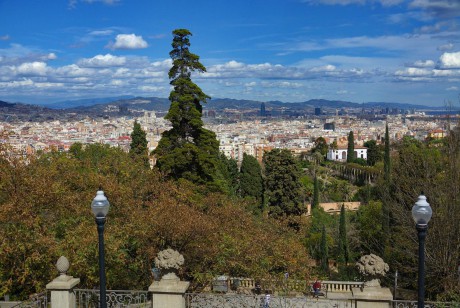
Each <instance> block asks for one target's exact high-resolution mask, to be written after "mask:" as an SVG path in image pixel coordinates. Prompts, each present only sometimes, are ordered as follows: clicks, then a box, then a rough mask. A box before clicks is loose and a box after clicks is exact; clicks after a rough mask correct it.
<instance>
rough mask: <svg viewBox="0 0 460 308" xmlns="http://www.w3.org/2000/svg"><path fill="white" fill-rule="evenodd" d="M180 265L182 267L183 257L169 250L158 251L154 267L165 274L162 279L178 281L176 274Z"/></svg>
mask: <svg viewBox="0 0 460 308" xmlns="http://www.w3.org/2000/svg"><path fill="white" fill-rule="evenodd" d="M182 265H184V256H182V255H181V254H180V253H179V252H178V251H176V250H173V249H170V248H168V249H165V250H162V251H160V252H159V253H158V255H157V257H156V258H155V266H156V267H158V268H160V269H163V270H164V272H166V275H164V276H163V277H162V279H179V278H178V277H177V276H176V272H177V271H178V270H179V269H180V267H181V266H182Z"/></svg>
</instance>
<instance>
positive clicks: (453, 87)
mask: <svg viewBox="0 0 460 308" xmlns="http://www.w3.org/2000/svg"><path fill="white" fill-rule="evenodd" d="M446 90H447V91H458V87H456V86H452V87H449V88H447V89H446Z"/></svg>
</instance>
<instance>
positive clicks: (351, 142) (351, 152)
mask: <svg viewBox="0 0 460 308" xmlns="http://www.w3.org/2000/svg"><path fill="white" fill-rule="evenodd" d="M354 159H355V138H354V137H353V131H350V133H349V134H348V151H347V163H352V162H353V160H354Z"/></svg>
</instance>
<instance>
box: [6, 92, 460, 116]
mask: <svg viewBox="0 0 460 308" xmlns="http://www.w3.org/2000/svg"><path fill="white" fill-rule="evenodd" d="M264 103H265V108H266V109H267V110H270V109H289V110H294V111H303V110H307V109H310V110H311V109H312V108H316V107H319V108H335V109H341V108H377V109H378V108H390V109H391V108H398V109H416V110H433V111H434V110H444V111H445V110H446V108H444V107H430V106H424V105H413V104H403V103H388V102H368V103H353V102H347V101H339V100H325V99H311V100H308V101H305V102H297V103H285V102H281V101H268V102H264ZM261 104H262V102H261V101H254V100H239V99H230V98H214V99H211V100H209V101H208V103H207V104H206V105H205V106H204V108H205V109H213V110H224V109H241V110H242V109H260V107H261ZM107 105H115V106H125V107H129V108H131V109H144V110H154V111H159V112H165V111H167V110H168V109H169V105H170V102H169V100H168V99H167V98H159V97H134V96H129V95H126V96H117V97H104V98H92V99H80V100H67V101H62V102H58V103H53V104H49V105H46V106H34V105H29V104H22V103H8V102H5V101H0V112H1V109H2V107H8V108H9V109H13V108H18V109H21V110H22V109H24V107H25V106H27V109H28V110H32V109H34V108H35V107H36V108H37V110H54V111H58V110H59V109H60V110H62V111H69V112H89V113H93V112H94V113H99V112H101V111H102V110H103V109H104V108H105V107H106V106H107ZM455 109H456V110H458V108H455Z"/></svg>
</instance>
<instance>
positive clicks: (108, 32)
mask: <svg viewBox="0 0 460 308" xmlns="http://www.w3.org/2000/svg"><path fill="white" fill-rule="evenodd" d="M112 34H113V30H110V29H109V30H95V31H91V32H90V33H89V35H92V36H107V35H112Z"/></svg>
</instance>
